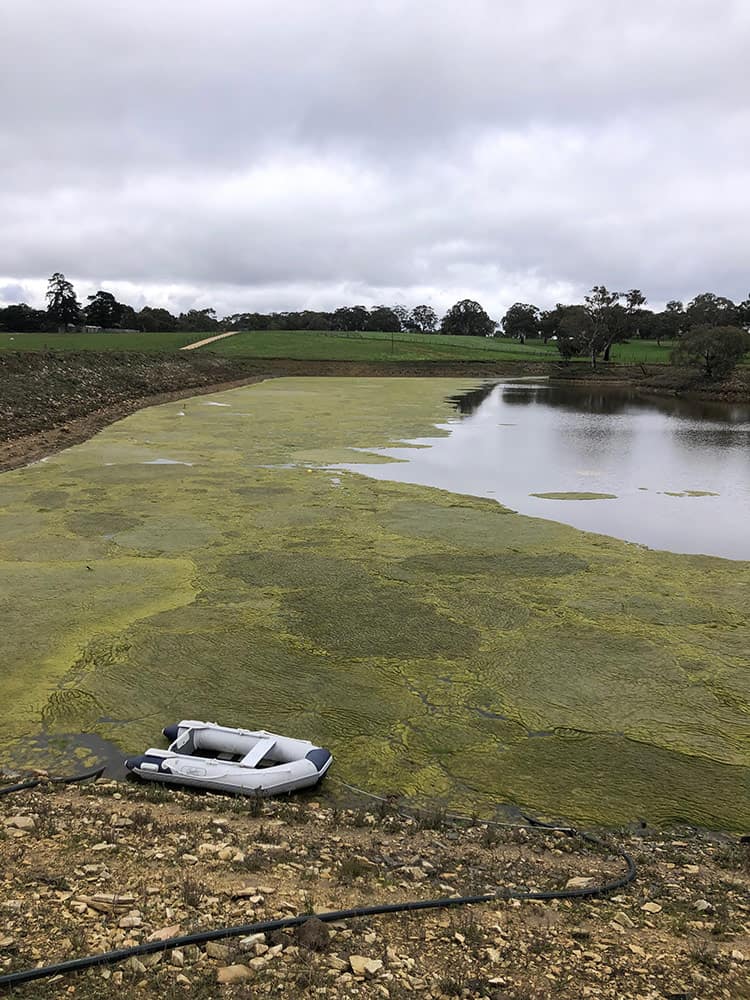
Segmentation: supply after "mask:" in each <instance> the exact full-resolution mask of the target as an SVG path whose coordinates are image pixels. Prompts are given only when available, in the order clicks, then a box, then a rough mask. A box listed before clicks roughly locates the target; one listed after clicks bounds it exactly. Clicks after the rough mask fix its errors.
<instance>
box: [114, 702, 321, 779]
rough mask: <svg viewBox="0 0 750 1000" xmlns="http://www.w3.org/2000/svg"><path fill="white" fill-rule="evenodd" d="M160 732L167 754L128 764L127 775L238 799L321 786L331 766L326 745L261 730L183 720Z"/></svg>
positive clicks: (147, 754)
mask: <svg viewBox="0 0 750 1000" xmlns="http://www.w3.org/2000/svg"><path fill="white" fill-rule="evenodd" d="M162 731H163V733H164V735H165V736H166V738H167V739H168V740H169V741H170V746H169V748H168V749H167V750H157V749H153V748H151V749H149V750H147V751H146V752H145V753H144V754H141V755H140V756H138V757H129V758H128V759H127V760H126V761H125V767H126V768H127V769H128V770H129V771H131V772H132V773H133V774H136V775H138V777H140V778H145V779H146V780H147V781H160V782H166V783H167V784H175V785H193V786H195V787H198V788H207V789H213V790H214V791H217V792H234V793H235V794H240V795H281V794H283V793H284V792H294V791H297V789H300V788H309V787H310V786H312V785H317V783H318V782H319V781H320V780H321V779H322V778H323V776H324V775H325V773H326V772H327V771H328V768H329V767H330V766H331V763H332V762H333V757H332V756H331V753H330V751H328V750H326V749H325V747H318V746H315V744H314V743H310V742H309V741H308V740H297V739H292V738H291V737H289V736H280V735H279V734H278V733H267V732H266V731H265V730H263V729H261V730H255V731H253V730H249V729H231V728H229V727H228V726H219V725H217V723H215V722H198V721H197V720H194V719H184V720H183V721H182V722H178V723H177V724H176V725H174V726H166V727H165V728H164V729H163V730H162Z"/></svg>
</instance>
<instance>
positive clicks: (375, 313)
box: [365, 306, 401, 333]
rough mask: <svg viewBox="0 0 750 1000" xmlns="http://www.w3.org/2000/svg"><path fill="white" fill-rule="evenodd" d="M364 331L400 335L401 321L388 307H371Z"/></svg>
mask: <svg viewBox="0 0 750 1000" xmlns="http://www.w3.org/2000/svg"><path fill="white" fill-rule="evenodd" d="M365 329H366V330H381V331H385V332H386V333H400V331H401V320H400V319H399V318H398V316H397V315H396V312H395V310H393V309H391V308H390V306H373V307H372V309H371V310H370V315H369V316H368V317H367V323H366V324H365Z"/></svg>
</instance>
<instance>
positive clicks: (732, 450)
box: [346, 381, 750, 559]
mask: <svg viewBox="0 0 750 1000" xmlns="http://www.w3.org/2000/svg"><path fill="white" fill-rule="evenodd" d="M454 402H455V405H456V409H457V411H458V415H457V416H456V418H455V419H453V420H451V421H449V422H448V423H446V424H441V425H439V427H440V429H441V431H445V430H449V431H450V434H449V435H448V436H439V437H438V436H436V437H426V438H418V439H415V440H412V441H410V442H405V444H408V445H410V447H396V448H387V449H380V450H379V451H378V454H381V455H385V456H388V457H390V458H396V459H400V460H401V463H400V464H397V463H388V464H385V465H372V464H367V465H365V464H361V465H359V464H355V465H351V464H350V465H347V466H346V467H347V468H349V469H351V470H353V471H357V472H362V473H365V474H366V475H368V476H373V477H376V478H378V479H387V480H395V481H398V482H405V483H416V484H420V485H424V486H437V487H440V488H441V489H445V490H451V491H452V492H456V493H464V494H469V495H471V496H482V497H490V498H494V499H496V500H498V501H499V502H500V503H502V504H503V505H504V506H507V507H511V508H512V509H513V510H517V511H518V512H519V513H522V514H529V515H533V516H536V517H542V518H548V519H551V520H555V521H560V522H563V523H564V524H569V525H572V526H573V527H575V528H580V529H583V530H585V531H593V532H597V533H601V534H606V535H612V536H614V537H616V538H621V539H625V540H626V541H630V542H635V543H638V544H641V545H646V546H648V547H649V548H653V549H667V550H669V551H672V552H682V553H694V554H697V553H701V554H705V555H714V556H722V557H724V558H728V559H750V527H749V526H750V406H737V405H730V404H726V403H708V402H696V401H692V400H685V399H677V398H673V397H657V396H651V397H649V396H643V395H641V394H639V393H636V392H635V391H633V390H628V389H621V388H607V387H605V388H591V387H589V386H571V385H558V384H553V383H548V382H546V381H538V382H532V381H520V382H507V383H502V384H499V385H494V386H485V387H482V388H480V389H478V390H476V391H474V392H469V393H467V394H465V395H463V396H460V397H456V399H455V400H454ZM414 445H419V446H421V447H414Z"/></svg>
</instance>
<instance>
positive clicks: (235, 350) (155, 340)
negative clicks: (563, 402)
mask: <svg viewBox="0 0 750 1000" xmlns="http://www.w3.org/2000/svg"><path fill="white" fill-rule="evenodd" d="M211 335H212V334H211V333H210V332H209V333H15V334H11V333H0V351H46V350H50V351H153V352H159V353H162V352H163V353H167V352H170V351H178V350H179V349H180V348H181V347H185V345H186V344H192V343H194V342H195V341H197V340H202V339H203V338H204V337H210V336H211ZM670 349H671V345H670V344H662V346H661V347H659V346H657V344H656V343H655V341H648V340H639V341H633V343H630V344H617V345H616V347H615V348H614V349H613V352H612V360H613V361H619V362H622V363H638V362H642V363H646V362H648V363H650V364H656V363H665V364H666V363H667V362H668V361H669V352H670ZM200 350H201V351H203V352H207V351H208V352H213V353H216V354H221V355H224V356H226V357H248V358H290V359H293V360H299V361H559V360H560V355H559V353H558V351H557V347H556V346H555V344H554V343H550V344H543V343H542V342H541V341H533V342H528V343H526V344H519V343H518V341H516V340H507V339H505V338H503V337H444V336H442V335H440V334H421V333H397V334H394V335H393V337H392V336H391V334H390V333H375V332H367V333H343V332H342V333H333V332H318V331H311V330H290V331H286V330H259V331H255V332H252V333H251V332H247V333H238V334H236V335H235V336H233V337H227V338H225V339H224V340H218V341H216V342H215V343H213V344H207V345H206V346H205V347H202V348H200ZM575 360H576V361H579V362H581V361H582V362H585V361H586V360H587V359H586V358H577V359H575Z"/></svg>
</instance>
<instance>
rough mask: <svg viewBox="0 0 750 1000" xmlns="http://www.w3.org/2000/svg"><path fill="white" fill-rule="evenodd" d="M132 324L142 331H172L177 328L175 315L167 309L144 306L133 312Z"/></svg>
mask: <svg viewBox="0 0 750 1000" xmlns="http://www.w3.org/2000/svg"><path fill="white" fill-rule="evenodd" d="M133 325H134V326H135V328H136V329H137V330H143V331H144V333H172V332H173V331H174V330H176V329H177V317H176V316H173V315H172V313H171V312H169V310H168V309H160V308H158V307H156V308H155V307H153V306H144V307H143V309H141V310H140V312H137V313H136V314H135V318H134V320H133Z"/></svg>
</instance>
